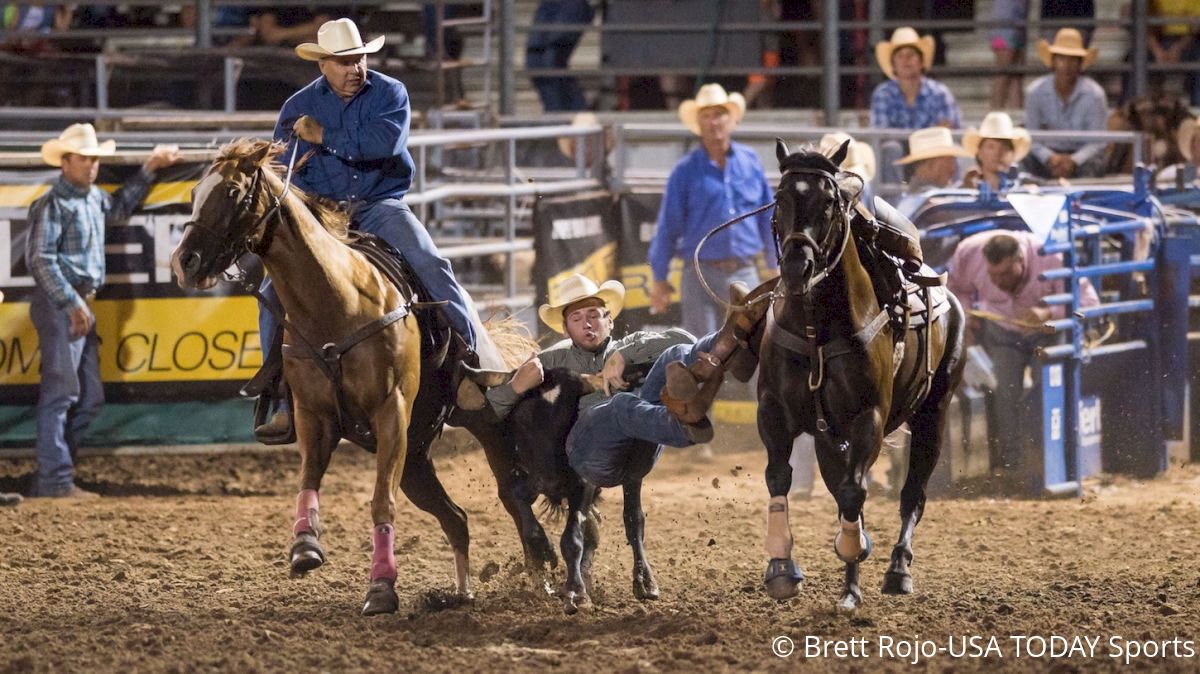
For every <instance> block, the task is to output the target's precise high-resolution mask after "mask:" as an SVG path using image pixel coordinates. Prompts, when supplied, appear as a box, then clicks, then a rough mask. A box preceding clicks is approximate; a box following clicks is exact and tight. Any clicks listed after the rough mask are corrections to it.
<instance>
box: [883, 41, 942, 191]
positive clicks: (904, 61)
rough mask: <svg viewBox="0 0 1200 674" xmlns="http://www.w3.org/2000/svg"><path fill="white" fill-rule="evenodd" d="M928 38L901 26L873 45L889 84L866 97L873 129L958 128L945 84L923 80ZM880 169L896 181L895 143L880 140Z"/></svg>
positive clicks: (929, 59) (899, 146) (929, 56)
mask: <svg viewBox="0 0 1200 674" xmlns="http://www.w3.org/2000/svg"><path fill="white" fill-rule="evenodd" d="M933 56H934V44H933V38H932V37H930V36H928V35H926V36H924V37H921V36H918V35H917V31H915V30H913V29H912V28H909V27H907V26H904V27H902V28H897V29H896V31H895V32H894V33H892V39H891V40H887V41H885V42H880V43H879V44H877V45H875V58H876V59H877V60H878V61H879V67H880V68H881V69H882V70H883V74H885V75H887V76H888V81H886V82H883V83H881V84H880V85H879V86H877V87H875V91H874V92H873V93H872V94H871V126H872V127H873V128H876V129H925V128H928V127H932V126H945V127H948V128H951V129H957V128H959V127H960V126H961V125H962V113H961V112H959V109H958V101H957V100H955V98H954V94H953V93H951V91H950V89H949V88H947V87H946V85H944V84H942V83H941V82H938V81H937V80H935V79H933V78H931V77H927V76H926V73H927V72H928V71H929V68H930V66H932V65H933ZM880 152H881V154H882V155H883V156H882V157H881V159H882V160H883V164H884V167H885V172H884V178H885V180H887V182H896V179H897V178H898V176H896V174H895V172H894V170H893V169H891V168H886V167H891V166H893V165H894V163H895V161H896V159H897V158H899V157H900V156H901V155H903V154H904V152H905V148H904V144H903V143H901V142H900V141H896V140H890V141H885V142H884V143H882V144H881V145H880Z"/></svg>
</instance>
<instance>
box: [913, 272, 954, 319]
mask: <svg viewBox="0 0 1200 674" xmlns="http://www.w3.org/2000/svg"><path fill="white" fill-rule="evenodd" d="M921 275H922V276H935V275H936V274H935V273H934V271H933V269H930V267H929V265H921ZM904 295H905V297H907V298H908V327H909V328H916V327H920V326H922V325H925V324H926V323H930V322H933V321H935V320H937V319H938V317H939V316H941V315H942V314H944V313H946V312H947V311H950V296H949V291H948V290H946V286H933V287H932V288H930V289H929V299H930V301H931V302H932V304H933V306H932V307H929V306H926V305H925V289H924V288H922V287H921V286H919V285H917V284H916V283H913V282H912V281H910V280H907V279H905V283H904Z"/></svg>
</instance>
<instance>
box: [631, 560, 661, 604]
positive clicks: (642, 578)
mask: <svg viewBox="0 0 1200 674" xmlns="http://www.w3.org/2000/svg"><path fill="white" fill-rule="evenodd" d="M633 596H634V597H635V598H636V599H637V600H638V601H654V600H656V599H658V582H657V581H655V580H654V572H653V571H651V570H650V565H649V564H646V563H644V562H641V563H638V564H635V565H634V566H633Z"/></svg>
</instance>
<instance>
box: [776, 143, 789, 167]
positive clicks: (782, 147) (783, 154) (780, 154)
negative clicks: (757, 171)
mask: <svg viewBox="0 0 1200 674" xmlns="http://www.w3.org/2000/svg"><path fill="white" fill-rule="evenodd" d="M790 154H791V153H790V152H788V146H787V143H785V142H783V139H782V138H776V139H775V158H776V159H778V160H779V163H780V164H782V163H783V160H784V159H787V158H788V155H790Z"/></svg>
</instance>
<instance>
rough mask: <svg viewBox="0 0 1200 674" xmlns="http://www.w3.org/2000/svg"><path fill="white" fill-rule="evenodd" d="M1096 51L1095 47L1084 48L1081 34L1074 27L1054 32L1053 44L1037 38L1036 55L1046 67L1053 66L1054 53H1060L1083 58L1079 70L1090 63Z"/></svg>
mask: <svg viewBox="0 0 1200 674" xmlns="http://www.w3.org/2000/svg"><path fill="white" fill-rule="evenodd" d="M1096 53H1097V49H1096V48H1095V47H1091V48H1086V49H1085V48H1084V46H1083V35H1082V34H1081V33H1080V32H1079V31H1077V30H1075V29H1074V28H1060V29H1059V30H1058V32H1057V33H1055V34H1054V44H1050V43H1049V42H1046V40H1044V39H1042V40H1038V56H1041V57H1042V63H1045V64H1046V67H1047V68H1051V67H1053V66H1052V63H1053V57H1054V55H1055V54H1061V55H1063V56H1078V57H1079V58H1081V59H1083V67H1082V68H1081V70H1087V68H1088V66H1090V65H1092V61H1095V60H1096Z"/></svg>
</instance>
